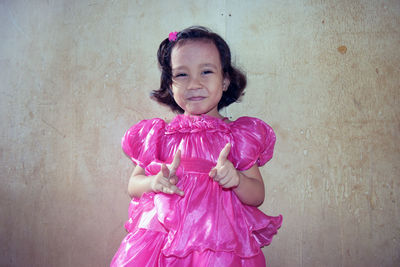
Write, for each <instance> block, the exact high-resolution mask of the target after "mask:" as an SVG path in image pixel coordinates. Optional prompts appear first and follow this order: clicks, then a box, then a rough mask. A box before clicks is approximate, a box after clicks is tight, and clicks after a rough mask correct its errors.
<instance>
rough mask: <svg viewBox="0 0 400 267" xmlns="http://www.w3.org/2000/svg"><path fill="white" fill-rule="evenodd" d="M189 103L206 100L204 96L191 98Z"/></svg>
mask: <svg viewBox="0 0 400 267" xmlns="http://www.w3.org/2000/svg"><path fill="white" fill-rule="evenodd" d="M187 99H188V100H189V101H201V100H203V99H205V97H204V96H191V97H188V98H187Z"/></svg>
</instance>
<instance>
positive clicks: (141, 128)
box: [127, 118, 166, 134]
mask: <svg viewBox="0 0 400 267" xmlns="http://www.w3.org/2000/svg"><path fill="white" fill-rule="evenodd" d="M165 125H166V122H165V121H164V120H163V119H160V118H153V119H145V120H141V121H139V122H137V123H136V124H134V125H132V126H131V127H130V128H129V129H128V131H127V134H128V133H139V132H140V133H147V132H149V131H151V130H153V131H154V130H155V129H163V128H165Z"/></svg>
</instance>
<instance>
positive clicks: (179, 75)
mask: <svg viewBox="0 0 400 267" xmlns="http://www.w3.org/2000/svg"><path fill="white" fill-rule="evenodd" d="M186 76H187V74H186V73H177V74H175V76H174V77H175V78H179V77H186Z"/></svg>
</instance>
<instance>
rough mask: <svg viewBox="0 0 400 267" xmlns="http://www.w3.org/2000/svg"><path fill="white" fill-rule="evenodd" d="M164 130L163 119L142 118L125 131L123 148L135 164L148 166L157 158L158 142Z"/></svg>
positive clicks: (143, 166)
mask: <svg viewBox="0 0 400 267" xmlns="http://www.w3.org/2000/svg"><path fill="white" fill-rule="evenodd" d="M163 131H165V122H164V121H163V120H161V119H151V120H142V121H140V122H139V123H137V124H135V125H133V126H132V127H131V128H130V129H129V130H128V131H127V132H126V133H125V135H124V137H123V138H122V144H121V145H122V150H123V151H124V153H125V154H126V155H127V156H128V157H129V158H130V159H131V160H132V161H133V163H134V164H135V165H139V166H140V167H142V168H146V166H147V165H148V164H149V163H150V162H152V161H153V160H154V159H155V158H156V155H157V147H158V146H157V144H158V143H159V140H160V137H161V135H162V133H163Z"/></svg>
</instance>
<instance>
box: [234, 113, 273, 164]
mask: <svg viewBox="0 0 400 267" xmlns="http://www.w3.org/2000/svg"><path fill="white" fill-rule="evenodd" d="M231 130H232V134H233V141H234V144H233V146H232V152H233V158H234V159H235V162H233V163H234V165H235V167H236V168H237V169H238V170H247V169H249V168H251V167H252V166H253V165H254V164H257V165H258V166H263V165H264V164H265V163H267V162H268V161H269V160H270V159H271V158H272V156H273V152H274V146H275V141H276V136H275V133H274V131H273V129H272V128H271V127H270V126H269V125H268V124H266V123H265V122H264V121H262V120H260V119H257V118H252V117H241V118H239V119H238V120H237V121H236V123H235V126H234V127H232V129H231Z"/></svg>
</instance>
